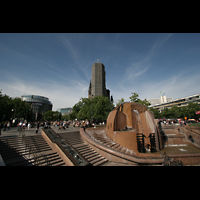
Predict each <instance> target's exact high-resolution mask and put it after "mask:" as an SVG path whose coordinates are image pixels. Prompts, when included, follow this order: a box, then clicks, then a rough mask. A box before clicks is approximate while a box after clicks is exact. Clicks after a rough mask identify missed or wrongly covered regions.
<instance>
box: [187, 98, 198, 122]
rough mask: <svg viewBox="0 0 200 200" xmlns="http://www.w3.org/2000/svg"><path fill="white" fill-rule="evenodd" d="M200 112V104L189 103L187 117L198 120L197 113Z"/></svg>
mask: <svg viewBox="0 0 200 200" xmlns="http://www.w3.org/2000/svg"><path fill="white" fill-rule="evenodd" d="M199 110H200V105H199V104H198V103H193V102H189V103H188V106H187V117H189V118H195V119H197V118H198V115H197V114H196V111H199Z"/></svg>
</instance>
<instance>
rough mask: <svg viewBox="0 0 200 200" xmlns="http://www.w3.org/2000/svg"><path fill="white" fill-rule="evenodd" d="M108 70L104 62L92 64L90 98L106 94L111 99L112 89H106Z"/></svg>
mask: <svg viewBox="0 0 200 200" xmlns="http://www.w3.org/2000/svg"><path fill="white" fill-rule="evenodd" d="M105 76H106V72H105V66H104V65H103V64H102V63H94V64H93V65H92V80H91V81H90V85H89V90H88V98H91V97H92V96H93V97H96V96H101V95H104V96H106V97H108V98H109V99H110V90H108V89H106V78H105Z"/></svg>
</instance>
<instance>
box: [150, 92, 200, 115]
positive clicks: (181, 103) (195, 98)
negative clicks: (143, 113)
mask: <svg viewBox="0 0 200 200" xmlns="http://www.w3.org/2000/svg"><path fill="white" fill-rule="evenodd" d="M189 102H193V103H198V104H199V105H200V94H194V95H191V96H187V97H183V98H180V99H176V100H173V101H171V102H165V103H160V104H157V105H150V106H149V108H151V107H152V108H154V109H158V110H159V111H160V112H161V111H162V110H164V108H169V109H170V108H171V107H172V106H175V105H176V106H178V107H185V106H188V103H189Z"/></svg>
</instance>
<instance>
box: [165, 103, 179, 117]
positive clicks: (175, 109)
mask: <svg viewBox="0 0 200 200" xmlns="http://www.w3.org/2000/svg"><path fill="white" fill-rule="evenodd" d="M168 111H169V118H180V117H181V115H182V113H181V108H180V107H178V106H176V105H175V106H172V107H171V109H169V110H168Z"/></svg>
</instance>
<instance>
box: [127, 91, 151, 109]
mask: <svg viewBox="0 0 200 200" xmlns="http://www.w3.org/2000/svg"><path fill="white" fill-rule="evenodd" d="M131 94H132V96H131V97H129V99H130V102H136V103H140V104H142V105H145V106H146V107H148V106H150V105H151V104H150V103H149V102H148V101H147V100H146V99H144V100H141V99H139V95H138V93H135V92H134V93H132V92H131Z"/></svg>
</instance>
